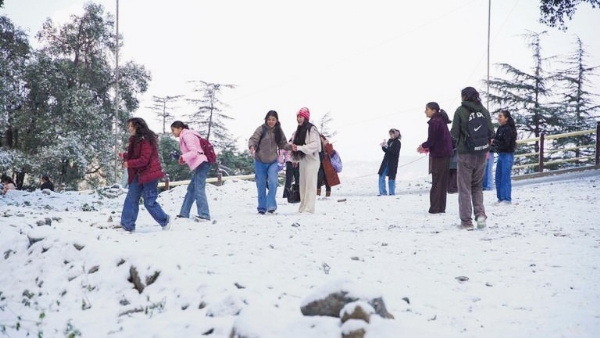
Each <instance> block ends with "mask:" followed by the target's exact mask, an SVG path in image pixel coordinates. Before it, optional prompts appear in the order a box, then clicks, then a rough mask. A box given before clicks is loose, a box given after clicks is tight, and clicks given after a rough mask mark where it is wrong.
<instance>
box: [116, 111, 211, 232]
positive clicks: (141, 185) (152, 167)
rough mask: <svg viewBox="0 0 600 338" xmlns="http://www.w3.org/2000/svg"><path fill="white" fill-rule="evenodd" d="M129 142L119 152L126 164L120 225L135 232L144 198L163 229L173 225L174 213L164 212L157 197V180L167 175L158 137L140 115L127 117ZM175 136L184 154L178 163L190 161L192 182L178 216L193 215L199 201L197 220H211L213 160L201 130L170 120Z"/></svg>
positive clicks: (186, 163)
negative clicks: (208, 189)
mask: <svg viewBox="0 0 600 338" xmlns="http://www.w3.org/2000/svg"><path fill="white" fill-rule="evenodd" d="M127 131H128V132H129V135H130V137H129V144H128V147H127V151H126V152H123V153H120V154H119V157H120V158H121V159H122V160H123V167H125V168H127V176H128V181H127V183H128V186H129V189H128V191H127V196H126V197H125V201H124V203H123V212H122V213H121V227H122V229H123V230H125V231H127V232H134V231H135V226H136V224H135V223H136V220H137V217H138V212H139V203H140V199H141V198H142V197H143V198H144V207H146V210H148V212H149V213H150V215H151V216H152V218H154V220H155V221H156V222H158V224H160V226H161V227H162V229H163V230H169V229H170V228H171V221H172V219H171V216H170V215H168V214H167V213H165V211H164V210H163V209H162V207H161V206H160V204H159V203H158V202H157V201H156V199H157V197H158V189H157V188H158V181H159V180H160V179H161V178H162V177H163V176H164V173H163V171H162V167H161V164H160V160H159V156H158V137H157V135H156V134H155V133H154V132H153V131H152V130H150V129H149V128H148V125H147V124H146V121H144V119H142V118H139V117H134V118H130V119H129V120H128V121H127ZM171 132H172V134H173V136H175V137H178V138H179V148H180V150H181V155H180V156H179V158H178V163H179V164H181V165H187V166H188V167H189V168H190V170H191V171H192V177H191V181H190V184H189V185H188V188H187V192H186V194H185V197H184V199H183V203H182V205H181V209H180V211H179V214H178V215H177V216H176V217H178V218H190V211H191V208H192V205H193V204H194V202H195V203H196V208H197V213H198V215H197V216H194V220H195V221H197V222H202V221H209V220H210V210H209V207H208V201H207V198H206V191H205V186H206V177H207V176H208V171H209V169H210V164H209V163H208V161H207V157H206V155H205V154H204V150H203V149H202V147H201V145H200V134H199V133H198V132H196V131H193V130H190V129H189V128H188V126H187V125H186V124H184V123H183V122H181V121H175V122H173V123H172V124H171Z"/></svg>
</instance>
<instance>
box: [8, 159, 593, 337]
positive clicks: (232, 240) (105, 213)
mask: <svg viewBox="0 0 600 338" xmlns="http://www.w3.org/2000/svg"><path fill="white" fill-rule="evenodd" d="M410 161H411V160H410V158H406V159H404V162H401V168H399V175H398V182H397V191H398V195H396V196H384V197H377V196H376V194H377V175H376V172H377V169H378V167H379V163H375V162H354V163H353V162H349V163H345V168H344V172H342V173H341V181H342V185H341V186H337V187H334V188H333V193H332V196H331V197H330V198H327V199H325V198H321V199H318V200H317V207H316V208H317V213H316V214H314V215H306V214H297V213H296V210H297V207H298V205H297V204H287V202H286V201H285V200H283V199H282V198H280V197H278V204H279V209H278V212H277V214H275V215H258V214H257V212H256V187H255V185H254V183H252V182H247V181H236V180H232V181H227V182H226V184H224V185H223V186H221V187H217V186H213V185H207V195H208V196H209V204H210V208H211V215H212V217H213V221H212V222H205V223H196V222H194V221H192V220H183V219H177V220H175V221H174V222H173V225H172V230H171V231H161V228H160V227H159V226H158V224H156V223H155V222H154V221H153V220H152V218H151V217H150V215H149V214H148V212H147V211H146V210H145V209H144V208H143V206H142V207H141V208H140V216H139V218H138V222H137V229H136V232H135V233H133V234H129V233H126V232H123V231H121V230H120V229H118V224H119V217H120V213H121V208H122V204H123V200H124V198H125V195H124V194H121V193H122V192H121V191H120V190H119V189H106V190H103V191H101V192H102V193H101V194H99V193H97V192H95V191H92V192H65V193H50V192H41V191H35V192H22V191H10V192H9V193H8V194H7V195H6V196H3V197H0V254H1V256H0V271H1V272H2V273H1V274H0V333H2V334H5V335H6V336H7V337H25V336H27V334H29V336H38V334H39V333H41V335H42V336H43V337H57V336H58V337H63V336H69V335H71V336H73V337H76V336H82V337H200V336H202V337H204V336H206V337H229V335H230V333H231V331H232V328H233V327H235V330H236V332H237V333H238V334H239V335H240V336H243V337H260V338H263V337H266V338H275V337H313V338H317V337H341V334H342V331H347V330H349V328H355V327H364V328H365V329H366V331H367V335H366V337H370V338H382V337H383V338H386V337H389V338H392V337H488V338H489V337H597V336H598V332H600V306H599V304H600V271H599V267H600V221H599V219H600V207H599V202H598V191H599V190H598V189H599V188H598V185H599V184H600V172H598V171H588V172H584V173H581V174H564V175H560V176H551V177H549V178H541V179H530V180H526V181H515V182H514V183H513V204H512V205H495V203H494V202H495V201H496V198H495V191H486V192H485V205H486V211H487V214H488V217H489V218H488V222H487V224H488V227H487V228H486V229H485V230H482V231H478V230H476V231H465V230H459V229H457V228H456V227H455V226H456V225H457V224H459V219H458V205H457V204H458V203H457V195H449V196H448V207H447V210H446V214H442V215H430V214H428V213H427V210H428V206H429V193H428V189H429V186H430V177H429V176H427V163H426V159H421V160H417V161H415V162H414V163H409V162H410ZM185 191H186V187H185V186H181V187H177V188H174V189H172V190H170V191H168V192H163V193H161V194H160V196H159V202H160V203H161V205H162V206H163V208H164V209H165V210H166V211H167V213H169V214H170V215H172V216H175V215H176V214H177V213H178V211H179V207H180V205H181V202H182V200H183V196H184V195H185ZM282 193H283V191H282V189H281V187H280V188H279V190H278V196H281V195H282ZM106 196H111V198H109V197H106ZM115 196H116V197H115ZM193 210H195V208H193ZM48 223H49V225H48ZM30 241H33V242H34V243H33V244H30ZM35 241H37V242H35ZM132 270H135V271H137V274H138V275H139V279H140V281H141V282H142V283H143V284H144V286H145V288H144V289H143V292H142V293H139V292H138V290H136V289H135V288H134V284H132V282H131V281H129V279H130V277H131V274H132ZM152 279H154V282H153V283H152ZM148 281H150V282H151V283H148ZM146 284H149V285H146ZM338 290H345V291H348V292H350V293H352V294H355V295H359V296H369V297H377V296H382V297H383V299H384V301H385V305H386V307H387V310H388V311H389V312H390V313H391V314H393V315H394V317H395V319H383V318H380V317H378V316H377V315H373V316H372V317H371V322H370V323H369V324H363V323H355V322H353V321H349V322H348V323H346V325H344V327H342V325H341V322H340V320H339V319H338V318H331V317H304V316H303V315H302V313H301V312H300V307H301V306H302V305H303V304H306V303H308V302H310V301H311V300H315V299H319V298H323V297H325V296H326V295H327V294H328V293H329V292H335V291H338ZM203 334H204V335H203ZM0 335H1V334H0Z"/></svg>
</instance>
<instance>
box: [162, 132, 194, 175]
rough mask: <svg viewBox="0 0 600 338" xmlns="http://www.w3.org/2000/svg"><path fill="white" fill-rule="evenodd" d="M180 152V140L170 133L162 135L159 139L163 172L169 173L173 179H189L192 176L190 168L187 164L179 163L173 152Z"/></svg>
mask: <svg viewBox="0 0 600 338" xmlns="http://www.w3.org/2000/svg"><path fill="white" fill-rule="evenodd" d="M172 153H177V154H180V153H181V152H180V150H179V142H178V141H177V140H176V139H174V138H173V137H171V136H170V135H168V134H167V135H161V136H160V139H159V146H158V154H159V156H160V164H161V165H162V168H163V172H164V173H165V174H169V180H171V181H184V180H189V179H190V177H191V173H190V168H189V167H188V166H187V165H181V164H179V163H177V160H176V159H174V158H173V157H172V156H171V154H172Z"/></svg>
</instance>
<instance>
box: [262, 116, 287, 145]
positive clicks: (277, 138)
mask: <svg viewBox="0 0 600 338" xmlns="http://www.w3.org/2000/svg"><path fill="white" fill-rule="evenodd" d="M271 116H273V117H274V118H276V119H277V123H275V126H274V127H273V132H274V133H275V142H276V143H277V145H279V144H280V143H281V138H282V137H283V130H281V123H280V122H279V115H278V114H277V112H276V111H274V110H269V112H268V113H267V115H265V125H266V124H267V120H268V119H269V117H271Z"/></svg>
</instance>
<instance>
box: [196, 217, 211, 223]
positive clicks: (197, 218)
mask: <svg viewBox="0 0 600 338" xmlns="http://www.w3.org/2000/svg"><path fill="white" fill-rule="evenodd" d="M194 221H196V222H200V223H201V222H209V221H210V219H208V218H203V217H200V216H194Z"/></svg>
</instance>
